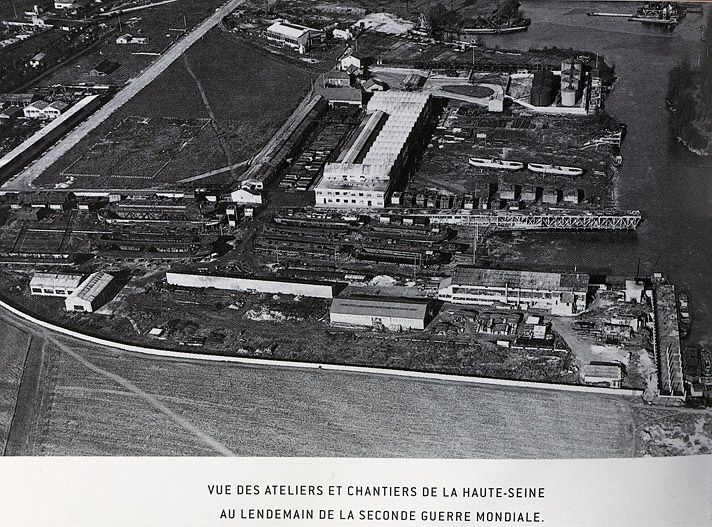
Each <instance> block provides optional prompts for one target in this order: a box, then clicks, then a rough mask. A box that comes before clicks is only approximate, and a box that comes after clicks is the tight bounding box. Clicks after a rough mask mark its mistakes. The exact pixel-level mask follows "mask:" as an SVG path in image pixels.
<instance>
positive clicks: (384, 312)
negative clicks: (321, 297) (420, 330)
mask: <svg viewBox="0 0 712 527" xmlns="http://www.w3.org/2000/svg"><path fill="white" fill-rule="evenodd" d="M330 311H331V313H332V314H333V313H336V314H340V315H366V316H375V317H395V318H410V319H417V320H423V319H424V318H425V317H426V315H427V312H428V304H427V303H422V302H421V303H416V302H405V301H396V300H382V299H380V298H334V300H333V301H332V302H331V310H330Z"/></svg>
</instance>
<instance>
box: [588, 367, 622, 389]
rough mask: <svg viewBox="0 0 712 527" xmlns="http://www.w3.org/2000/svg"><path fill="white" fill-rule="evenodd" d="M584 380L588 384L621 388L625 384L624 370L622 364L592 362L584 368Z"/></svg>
mask: <svg viewBox="0 0 712 527" xmlns="http://www.w3.org/2000/svg"><path fill="white" fill-rule="evenodd" d="M583 380H584V382H585V383H586V384H605V385H607V386H609V387H611V388H620V387H621V384H622V383H623V370H622V369H621V366H620V364H613V363H608V362H591V363H589V364H587V365H586V366H584V367H583Z"/></svg>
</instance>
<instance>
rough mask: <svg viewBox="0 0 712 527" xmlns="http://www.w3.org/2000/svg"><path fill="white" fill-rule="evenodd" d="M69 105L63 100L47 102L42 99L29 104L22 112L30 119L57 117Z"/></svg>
mask: <svg viewBox="0 0 712 527" xmlns="http://www.w3.org/2000/svg"><path fill="white" fill-rule="evenodd" d="M67 108H69V105H68V104H67V103H65V102H62V101H54V102H51V103H49V102H47V101H43V100H42V99H40V100H37V101H34V102H32V103H30V104H28V105H27V106H26V107H25V108H23V109H22V113H23V114H24V116H25V117H27V118H28V119H56V118H57V117H59V116H60V115H61V114H62V113H63V112H64V110H66V109H67Z"/></svg>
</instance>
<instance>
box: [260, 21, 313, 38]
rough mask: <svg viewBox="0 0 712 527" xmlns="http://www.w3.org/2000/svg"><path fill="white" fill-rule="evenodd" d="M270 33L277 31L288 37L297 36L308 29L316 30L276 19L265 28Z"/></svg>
mask: <svg viewBox="0 0 712 527" xmlns="http://www.w3.org/2000/svg"><path fill="white" fill-rule="evenodd" d="M267 31H269V32H271V33H278V34H280V35H284V36H285V37H289V38H299V37H301V36H302V35H304V34H305V33H308V32H309V31H317V30H316V29H312V28H310V27H307V26H302V25H299V24H292V23H291V22H286V21H278V22H275V23H274V24H272V25H271V26H269V27H268V28H267Z"/></svg>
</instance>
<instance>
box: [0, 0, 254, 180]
mask: <svg viewBox="0 0 712 527" xmlns="http://www.w3.org/2000/svg"><path fill="white" fill-rule="evenodd" d="M244 1H245V0H230V1H229V2H227V3H226V4H224V5H223V6H222V7H220V8H218V9H217V10H216V11H215V12H214V13H213V14H212V15H210V16H209V17H208V18H207V19H205V20H204V21H203V22H202V23H200V24H199V25H198V26H197V27H196V28H195V29H193V31H191V32H190V33H188V34H187V35H185V36H184V37H183V38H182V39H181V40H179V41H178V42H176V43H175V44H174V45H173V46H171V48H170V49H168V51H166V52H165V53H164V54H163V55H161V56H160V57H159V58H158V59H156V61H155V62H154V63H153V64H151V65H150V66H149V67H148V68H146V69H145V70H144V71H143V72H142V73H141V74H140V75H139V76H138V77H136V78H134V79H132V80H131V81H130V82H129V83H128V84H127V85H126V86H125V87H124V88H123V89H121V90H120V91H119V92H118V93H117V94H116V95H115V96H114V97H112V98H111V100H109V101H108V102H107V103H106V104H105V105H104V106H102V107H101V108H99V109H98V110H97V111H96V112H94V113H93V114H92V115H90V116H89V117H88V118H87V119H86V120H85V121H83V122H82V123H81V124H80V125H79V126H77V127H76V128H75V129H74V130H72V131H71V132H69V133H68V134H67V135H66V136H65V137H63V138H62V139H61V140H59V141H58V142H57V143H56V144H55V145H54V146H53V147H52V148H51V149H49V150H48V151H47V152H45V153H44V154H43V155H42V157H40V158H39V159H37V160H36V161H34V162H33V163H32V164H30V165H29V166H28V167H26V168H25V169H24V170H23V171H22V172H20V173H19V174H17V175H15V176H14V177H12V178H11V179H9V180H8V181H7V182H6V183H5V184H3V185H2V186H1V187H0V191H10V192H19V191H26V190H31V189H32V188H33V187H32V182H33V181H34V180H35V179H37V178H38V177H39V176H40V174H42V173H43V172H44V171H45V170H47V169H48V168H49V167H50V166H51V165H52V164H53V163H55V162H56V161H57V160H59V158H60V157H62V156H63V155H64V154H66V153H67V152H68V151H69V150H70V149H72V148H73V147H74V146H75V145H76V144H77V143H79V141H81V140H82V139H84V137H86V136H87V135H88V134H89V133H90V132H91V131H92V130H94V129H95V128H97V127H98V126H99V125H100V124H101V123H103V122H104V121H105V120H106V119H108V118H109V116H110V115H111V114H113V113H114V112H115V111H116V110H118V109H119V108H121V107H122V106H123V105H124V104H126V103H127V102H128V101H129V100H131V98H132V97H134V96H135V95H136V94H137V93H138V92H140V91H141V90H142V89H143V88H144V87H146V86H147V85H148V84H150V83H151V82H152V81H153V80H155V79H156V78H157V77H158V76H159V75H160V74H161V73H163V71H164V70H165V69H166V68H168V66H170V65H171V64H172V63H173V62H174V61H176V60H177V59H178V58H179V57H180V56H181V55H182V54H183V53H184V52H185V51H186V50H187V49H188V48H190V46H192V45H193V44H195V43H196V42H197V41H198V40H200V38H201V37H202V36H203V35H205V34H206V33H207V32H208V31H210V30H211V29H212V28H213V27H215V26H216V25H218V24H219V23H220V21H221V20H222V19H223V18H224V17H225V16H226V15H227V14H229V13H230V12H231V11H232V10H234V9H235V8H236V7H238V6H239V5H241V4H242V3H244Z"/></svg>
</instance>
